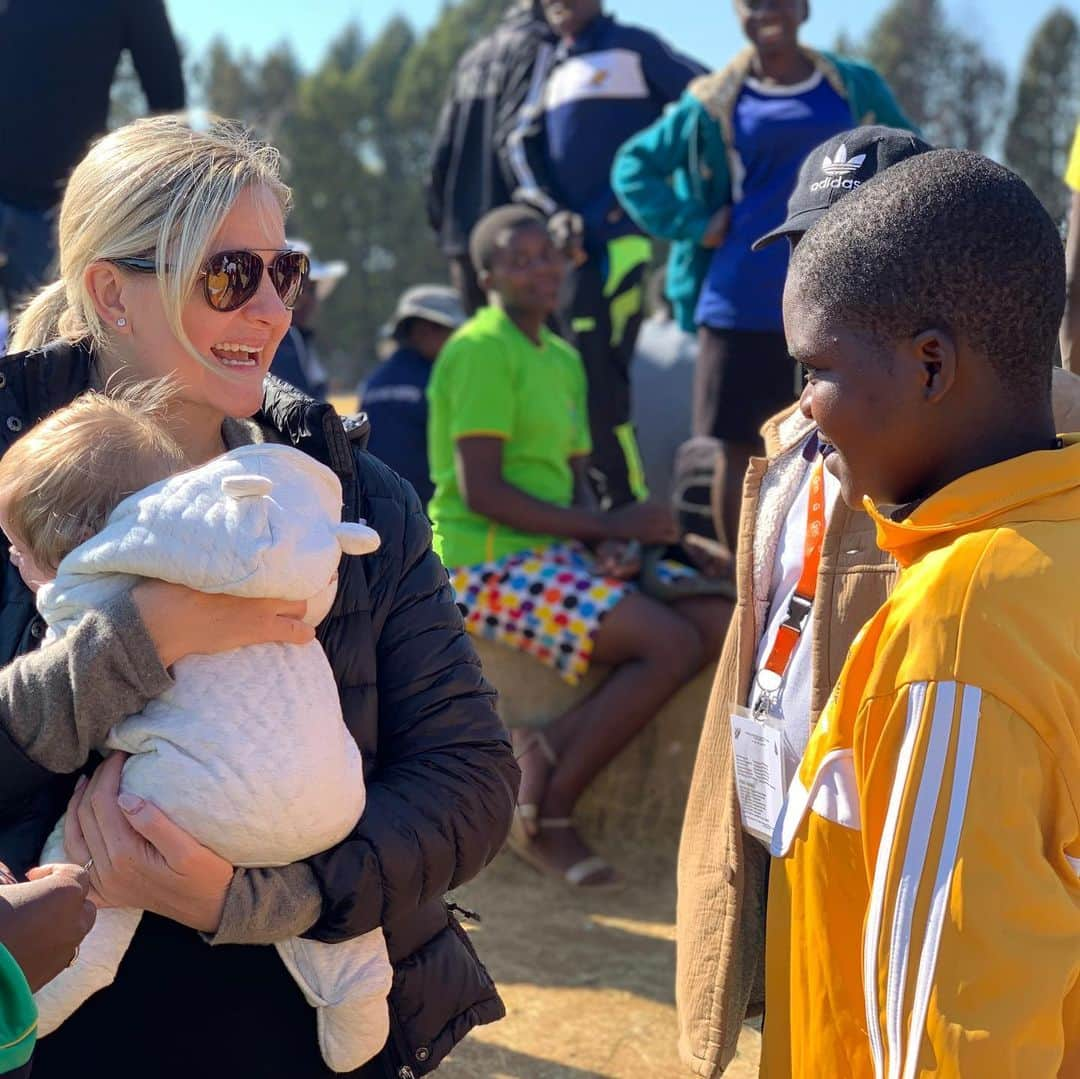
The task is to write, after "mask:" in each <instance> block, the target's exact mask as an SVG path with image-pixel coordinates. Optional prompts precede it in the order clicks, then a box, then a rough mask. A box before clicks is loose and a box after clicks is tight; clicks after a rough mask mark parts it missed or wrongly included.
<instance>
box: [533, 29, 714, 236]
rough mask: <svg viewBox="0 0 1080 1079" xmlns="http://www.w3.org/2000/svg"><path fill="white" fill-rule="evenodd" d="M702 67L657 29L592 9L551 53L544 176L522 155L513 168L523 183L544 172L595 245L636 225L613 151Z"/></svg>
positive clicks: (545, 106)
mask: <svg viewBox="0 0 1080 1079" xmlns="http://www.w3.org/2000/svg"><path fill="white" fill-rule="evenodd" d="M704 70H705V69H704V68H703V67H702V66H701V65H700V64H697V63H696V62H695V61H693V60H690V59H688V58H687V57H685V56H681V55H680V54H679V53H677V52H675V51H673V50H672V49H671V48H670V47H669V46H668V45H667V44H666V43H665V42H664V41H662V40H661V39H660V38H658V37H656V35H655V34H651V33H649V32H648V31H647V30H641V29H639V28H638V27H636V26H623V25H621V24H619V23H617V22H616V21H615V20H614V19H613V18H611V16H609V15H599V16H597V17H596V18H595V19H594V20H593V21H592V22H591V23H589V25H588V26H587V27H586V28H585V29H584V30H583V31H582V32H581V33H580V34H579V35H578V37H577V38H576V39H575V41H574V42H573V44H572V45H566V44H563V45H560V46H559V49H558V51H557V52H556V54H555V57H554V66H553V67H552V68H551V70H550V72H549V74H548V76H547V81H546V84H545V86H544V93H543V104H542V108H543V150H544V153H543V157H544V162H543V166H542V167H543V169H544V170H545V171H546V173H547V176H546V177H544V178H540V177H536V176H534V175H532V174H531V173H530V172H529V169H528V164H527V162H525V163H523V162H521V161H520V160H519V161H518V162H516V163H515V171H517V172H518V181H519V183H520V184H521V187H522V189H523V191H525V192H529V191H530V190H531V189H533V188H534V187H536V186H543V181H544V180H546V181H547V183H549V184H550V186H551V188H552V189H553V191H552V194H553V195H554V197H555V199H556V200H557V202H558V204H559V205H561V206H563V207H565V208H567V209H570V210H574V211H575V212H576V213H579V214H581V216H582V217H583V218H584V220H585V238H586V245H587V246H588V247H589V248H590V249H592V250H599V249H600V248H601V247H602V246H603V244H604V243H605V242H606V241H607V240H609V239H614V238H615V237H617V236H623V235H628V234H635V233H639V232H640V230H639V229H638V227H637V226H636V225H635V224H634V222H633V221H632V220H631V219H630V217H629V216H628V215H627V214H626V212H625V211H624V210H623V209H622V207H621V206H620V205H619V202H618V200H617V199H616V198H615V194H614V192H613V191H612V189H611V162H612V161H613V160H614V157H615V151H616V150H618V149H619V147H620V146H622V144H623V143H624V142H626V140H627V139H628V138H630V136H631V135H635V134H636V133H637V132H639V131H641V130H642V128H645V127H648V126H649V125H650V124H651V123H653V121H654V120H656V119H658V118H659V116H660V114H661V113H662V112H663V111H664V109H665V107H666V106H668V105H670V104H671V103H672V102H674V101H677V100H678V99H679V97H680V96H681V94H682V92H683V90H685V89H686V86H687V83H689V82H690V80H691V79H692V78H694V77H695V76H697V75H701V74H704ZM519 166H520V167H519Z"/></svg>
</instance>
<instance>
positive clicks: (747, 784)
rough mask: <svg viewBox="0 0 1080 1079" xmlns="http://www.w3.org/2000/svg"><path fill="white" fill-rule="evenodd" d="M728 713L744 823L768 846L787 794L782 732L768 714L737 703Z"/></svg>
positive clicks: (745, 827) (736, 782) (744, 825)
mask: <svg viewBox="0 0 1080 1079" xmlns="http://www.w3.org/2000/svg"><path fill="white" fill-rule="evenodd" d="M729 715H730V719H731V748H732V753H733V756H734V758H735V786H736V789H737V791H738V794H739V812H740V814H741V815H742V825H743V828H744V830H745V831H747V832H749V833H750V834H751V835H752V836H754V837H755V838H756V839H759V840H761V842H762V843H764V844H765V846H769V845H770V843H772V837H773V829H774V828H775V826H776V821H777V818H778V817H779V816H780V810H781V809H782V808H783V805H784V798H785V796H786V794H787V776H786V774H785V772H786V769H785V767H784V745H783V741H784V736H783V732H782V731H781V730H780V727H779V724H778V721H777V720H776V719H775V718H773V717H771V716H769V715H767V714H762V715H761V716H756V715H754V714H753V713H752V712H750V711H749V709H746V708H741V707H738V706H735V707H733V708H732V709H731V711H730V713H729Z"/></svg>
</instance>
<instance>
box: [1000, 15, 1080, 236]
mask: <svg viewBox="0 0 1080 1079" xmlns="http://www.w3.org/2000/svg"><path fill="white" fill-rule="evenodd" d="M1078 111H1080V25H1078V24H1077V20H1076V18H1075V17H1074V16H1073V15H1071V14H1070V13H1069V12H1068V11H1066V10H1065V9H1064V8H1056V9H1055V10H1054V11H1052V12H1051V13H1050V14H1049V15H1048V16H1047V17H1046V18H1045V19H1044V20H1043V22H1042V23H1041V24H1040V25H1039V27H1038V28H1037V29H1036V31H1035V34H1034V36H1033V37H1032V39H1031V44H1030V46H1029V47H1028V50H1027V54H1026V56H1025V57H1024V63H1023V67H1022V68H1021V71H1020V80H1019V83H1018V85H1017V88H1016V101H1015V104H1014V107H1013V113H1012V118H1011V119H1010V121H1009V129H1008V132H1007V134H1006V136H1005V160H1006V162H1007V163H1008V165H1009V166H1010V167H1011V168H1013V169H1015V170H1016V171H1017V172H1018V173H1020V175H1021V176H1023V177H1024V179H1025V180H1027V182H1028V183H1029V184H1030V185H1031V187H1032V189H1033V190H1034V191H1035V193H1036V194H1037V195H1038V196H1039V198H1040V199H1042V201H1043V205H1044V206H1046V208H1047V210H1049V211H1050V213H1051V215H1052V216H1053V217H1054V219H1055V220H1060V219H1061V218H1062V217H1063V216H1064V214H1065V207H1066V199H1067V193H1066V190H1065V186H1064V184H1063V183H1062V181H1061V177H1062V175H1063V174H1064V172H1065V164H1066V158H1067V156H1068V152H1069V145H1070V142H1071V139H1072V134H1073V131H1074V128H1075V124H1076V119H1077V113H1078Z"/></svg>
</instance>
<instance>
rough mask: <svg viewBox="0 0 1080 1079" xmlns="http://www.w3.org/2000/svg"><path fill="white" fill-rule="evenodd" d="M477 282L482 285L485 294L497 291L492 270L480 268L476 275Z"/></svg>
mask: <svg viewBox="0 0 1080 1079" xmlns="http://www.w3.org/2000/svg"><path fill="white" fill-rule="evenodd" d="M476 283H477V284H478V285H479V286H480V289H481V291H482V292H483V293H484V295H485V296H487V295H489V294H490V293H492V292H494V291H495V281H494V280H493V278H492V276H491V271H490V270H480V272H479V273H477V275H476Z"/></svg>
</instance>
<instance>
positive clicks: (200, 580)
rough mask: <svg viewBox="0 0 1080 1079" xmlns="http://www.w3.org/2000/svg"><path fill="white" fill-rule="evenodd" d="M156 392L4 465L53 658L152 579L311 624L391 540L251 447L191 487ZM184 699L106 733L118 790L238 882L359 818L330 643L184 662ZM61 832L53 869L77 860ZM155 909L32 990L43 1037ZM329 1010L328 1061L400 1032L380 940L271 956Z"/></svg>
mask: <svg viewBox="0 0 1080 1079" xmlns="http://www.w3.org/2000/svg"><path fill="white" fill-rule="evenodd" d="M161 398H162V393H161V392H160V391H153V390H152V391H149V392H147V391H143V392H142V393H141V395H140V394H139V393H135V394H128V395H127V396H126V398H125V396H124V395H121V397H119V398H115V397H106V396H104V395H102V394H98V393H88V394H86V395H84V396H82V397H80V398H78V399H77V400H76V401H75V402H74V403H72V404H71V405H69V406H67V407H66V408H63V409H61V410H60V411H58V412H55V413H53V414H52V415H51V416H49V417H48V418H47V419H46V420H44V421H43V422H42V423H40V424H39V425H37V426H36V427H34V428H33V429H32V430H31V431H29V432H28V433H27V434H26V435H25V436H23V438H21V439H20V440H19V441H18V442H16V443H15V445H14V446H13V447H12V448H11V449H9V450H8V451H7V453H6V454H5V455H4V457H3V458H2V459H0V526H2V527H3V530H4V532H5V533H6V534H7V536H8V539H9V541H10V542H11V557H12V560H13V561H14V562H15V564H16V565H17V566H18V568H19V570H20V572H21V574H22V577H23V579H24V580H25V581H26V583H27V585H29V587H30V588H31V589H33V590H35V591H36V593H37V605H38V610H39V611H40V613H41V615H42V617H43V618H44V619H45V621H46V622H47V623H48V626H49V632H48V634H47V635H46V638H45V646H46V647H48V644H49V642H50V641H51V640H55V639H56V638H58V637H59V636H62V635H63V633H64V632H65V631H66V630H67V629H68V628H69V627H71V626H73V625H74V624H75V623H76V622H77V621H78V620H79V619H80V618H81V617H82V616H83V614H85V613H86V611H88V610H90V609H92V608H96V607H99V606H101V605H102V604H103V603H104V602H106V601H108V600H109V599H110V598H111V597H113V596H115V595H116V594H118V593H119V592H121V591H123V590H127V589H130V588H131V587H132V586H133V585H134V584H135V583H136V582H137V580H138V579H139V578H140V577H153V578H158V579H161V580H167V581H172V582H174V583H178V584H183V585H186V586H188V587H190V588H195V589H198V590H200V591H203V592H219V593H228V594H231V595H237V596H249V597H262V598H275V599H287V600H299V599H305V600H307V601H308V609H307V621H308V622H310V623H311V624H313V625H314V624H317V623H318V622H319V621H321V620H322V618H323V617H324V616H325V615H326V613H327V612H328V611H329V609H330V607H331V605H332V603H333V599H334V595H335V592H336V589H337V569H338V565H339V562H340V560H341V555H342V552H344V553H345V554H352V555H359V554H367V553H370V552H371V551H373V550H375V549H376V548H377V547H378V536H377V535H376V534H375V533H374V532H373V531H372V530H371V529H369V528H367V527H366V526H365V525H363V524H348V523H342V522H341V506H342V492H341V484H340V482H339V481H338V479H337V477H336V476H335V475H334V473H333V472H331V471H330V470H329V469H328V468H325V467H324V466H323V465H321V464H319V463H318V462H317V461H315V460H313V459H312V458H311V457H309V456H307V455H306V454H304V453H301V452H300V451H299V450H295V449H292V448H290V447H286V446H280V445H252V446H244V447H242V448H240V449H237V450H233V451H232V452H230V453H227V454H225V455H224V456H222V457H219V458H216V459H215V460H213V461H211V462H209V463H208V464H206V465H203V466H201V467H199V468H195V469H191V470H188V471H181V470H183V469H184V468H185V467H186V462H185V460H184V457H183V454H182V452H181V450H180V447H179V446H178V445H177V444H176V443H175V442H174V441H173V440H172V438H171V437H170V436H169V435H168V434H167V433H166V431H165V429H164V427H163V426H162V424H161V415H160V399H161ZM171 673H172V675H173V678H174V684H173V686H172V687H171V688H170V689H169V690H167V691H166V692H165V693H164V694H162V695H161V696H160V697H158V698H156V699H155V700H153V701H151V702H150V703H149V704H148V705H147V706H146V708H145V709H143V711H142V712H140V713H139V714H138V715H134V716H131V717H129V718H128V719H125V720H124V721H122V722H121V723H119V724H117V725H116V726H115V727H113V729H112V730H111V731H110V732H109V734H108V736H107V738H106V739H105V744H104V745H101V746H96V747H95V748H97V749H99V750H101V751H102V752H107V751H109V750H123V751H124V752H126V753H130V754H131V757H130V758H129V759H128V761H127V763H126V764H125V766H124V773H123V781H122V790H124V791H127V792H130V793H132V794H136V795H139V796H140V797H143V798H147V799H149V800H151V801H153V802H154V803H155V804H156V805H157V806H159V807H160V808H161V809H162V810H163V811H164V812H165V813H166V814H167V815H168V816H169V817H170V818H171V819H172V820H174V821H175V822H176V823H177V824H178V825H180V826H181V827H182V828H184V829H185V830H187V831H188V832H190V833H191V834H192V835H193V836H195V838H196V839H198V840H199V841H200V842H201V843H203V844H204V845H205V846H207V847H209V848H211V849H212V850H214V851H215V852H216V853H217V854H219V855H220V856H221V857H223V858H225V859H227V860H228V861H229V862H231V863H232V864H233V865H235V866H244V867H254V866H274V865H286V864H289V863H291V862H294V861H297V860H300V859H303V858H307V857H310V856H311V855H313V854H316V853H318V852H320V851H323V850H326V849H327V848H329V847H331V846H333V845H334V844H336V843H338V842H340V841H341V840H342V839H344V838H345V836H346V835H348V834H349V832H351V831H352V829H353V827H354V826H355V824H356V822H357V820H358V819H359V817H360V814H361V813H362V812H363V809H364V799H365V790H364V775H363V767H362V761H361V757H360V752H359V750H358V748H357V746H356V743H355V742H354V740H353V739H352V737H351V736H350V734H349V732H348V730H347V729H346V727H345V724H344V721H343V719H342V713H341V706H340V703H339V700H338V692H337V686H336V684H335V681H334V676H333V673H332V671H331V669H330V665H329V663H328V661H327V659H326V657H325V655H324V653H323V651H322V648H321V647H320V646H319V644H318V643H317V642H314V641H312V642H310V643H308V644H304V645H283V644H268V645H255V646H252V647H248V648H242V649H237V650H235V651H232V652H228V653H225V654H223V655H217V656H189V657H188V658H186V659H183V660H181V661H180V662H178V663H177V664H176V665H175V667H174V668H173V670H172V672H171ZM69 860H70V859H69V858H67V857H66V855H65V853H64V849H63V821H61V822H60V823H59V824H58V825H57V826H56V828H55V830H54V831H53V833H52V835H51V836H50V837H49V839H48V841H47V843H46V845H45V850H44V851H43V852H42V862H43V863H44V862H52V861H69ZM141 916H142V912H141V911H138V910H125V909H117V908H111V909H105V910H102V911H100V912H99V914H98V919H97V923H96V924H95V926H94V928H93V930H92V931H91V933H90V934H89V935H88V936H87V938H86V939H85V940H84V941H83V943H82V946H81V948H80V951H79V954H78V956H77V959H76V961H75V962H73V964H72V965H71V966H70V967H69V968H68V969H67V970H65V971H64V972H63V973H62V974H61V975H60V976H59V977H58V978H57V979H55V980H54V981H53V982H51V983H50V984H49V985H48V986H46V987H45V988H44V989H42V990H40V991H39V992H38V994H37V998H36V999H37V1003H38V1009H39V1012H40V1020H39V1024H40V1032H41V1033H42V1034H47V1033H48V1032H49V1031H51V1030H54V1029H55V1028H56V1027H57V1026H59V1025H60V1024H61V1023H62V1022H63V1021H64V1020H65V1019H66V1018H67V1017H68V1016H69V1015H71V1013H72V1012H73V1011H75V1009H76V1008H78V1007H79V1006H80V1005H81V1004H82V1003H83V1002H84V1001H85V1000H86V999H87V998H88V997H90V996H91V995H92V994H93V993H95V992H96V991H97V990H99V989H102V988H104V987H105V986H107V985H109V984H110V983H111V982H112V981H113V979H114V978H115V976H116V971H117V969H118V967H119V964H120V961H121V959H122V958H123V956H124V953H125V952H126V950H127V947H128V945H129V944H130V942H131V938H132V936H133V935H134V933H135V930H136V928H137V927H138V923H139V920H140V918H141ZM276 947H277V950H278V953H279V954H280V956H281V958H282V961H283V962H284V963H285V965H286V966H287V967H288V969H289V971H290V972H291V974H292V975H293V977H294V978H295V980H296V982H297V984H298V985H299V986H300V988H301V990H302V991H303V993H304V995H305V997H306V998H307V1000H308V1002H309V1003H310V1004H311V1005H312V1006H313V1007H315V1008H317V1009H318V1023H317V1026H318V1033H319V1043H320V1047H321V1050H322V1053H323V1057H324V1059H325V1060H326V1062H327V1064H328V1065H329V1066H330V1067H331V1068H332V1069H334V1070H335V1071H349V1070H352V1069H354V1068H357V1067H359V1066H360V1065H361V1064H362V1063H364V1062H365V1061H366V1060H368V1059H370V1058H371V1057H373V1056H374V1055H375V1054H376V1053H377V1052H378V1051H379V1050H380V1049H381V1048H382V1046H383V1044H384V1042H385V1040H386V1037H387V1035H388V1030H389V1016H388V1009H387V1003H386V996H387V993H388V992H389V988H390V980H391V969H390V964H389V960H388V958H387V953H386V945H385V942H384V940H383V935H382V932H381V931H380V930H375V931H373V932H371V933H367V934H365V935H364V936H361V937H357V938H355V939H353V940H349V941H344V942H342V943H339V944H323V943H320V942H318V941H314V940H306V939H301V938H293V939H290V940H285V941H281V942H279V943H277V944H276Z"/></svg>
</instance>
